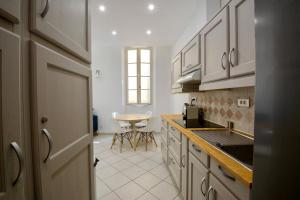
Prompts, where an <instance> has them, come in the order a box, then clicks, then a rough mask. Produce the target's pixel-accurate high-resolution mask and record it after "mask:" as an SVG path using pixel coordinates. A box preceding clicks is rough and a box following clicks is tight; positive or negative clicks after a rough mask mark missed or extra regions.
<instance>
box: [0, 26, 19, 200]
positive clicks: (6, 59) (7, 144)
mask: <svg viewBox="0 0 300 200" xmlns="http://www.w3.org/2000/svg"><path fill="white" fill-rule="evenodd" d="M20 60H21V56H20V38H19V36H17V35H15V34H13V33H11V32H8V31H6V30H4V29H2V28H0V71H1V73H0V88H1V89H0V98H1V100H0V102H1V104H0V114H1V117H0V126H1V131H0V200H15V199H18V200H23V199H25V197H24V196H25V194H24V178H23V177H24V176H23V174H24V157H23V155H24V151H23V145H22V144H23V142H22V141H23V140H22V138H23V135H22V127H21V123H22V122H21V121H22V120H21V118H22V108H21V79H20V77H21V68H20Z"/></svg>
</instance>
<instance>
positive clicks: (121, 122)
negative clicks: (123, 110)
mask: <svg viewBox="0 0 300 200" xmlns="http://www.w3.org/2000/svg"><path fill="white" fill-rule="evenodd" d="M111 114H112V118H113V119H114V118H115V117H116V116H118V115H119V113H118V112H112V113H111ZM118 122H119V124H120V126H121V127H122V128H130V127H131V124H130V123H129V122H124V121H118Z"/></svg>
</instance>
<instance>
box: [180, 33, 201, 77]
mask: <svg viewBox="0 0 300 200" xmlns="http://www.w3.org/2000/svg"><path fill="white" fill-rule="evenodd" d="M197 68H200V36H199V35H197V36H196V37H195V38H194V39H193V40H192V41H190V42H189V43H188V44H187V45H186V47H185V48H184V49H183V50H182V74H186V73H188V72H190V71H193V70H195V69H197Z"/></svg>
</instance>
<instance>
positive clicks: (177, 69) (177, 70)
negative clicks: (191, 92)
mask: <svg viewBox="0 0 300 200" xmlns="http://www.w3.org/2000/svg"><path fill="white" fill-rule="evenodd" d="M180 77H181V53H180V54H178V55H177V56H176V57H175V58H174V60H173V62H172V89H177V88H180V87H181V84H178V83H176V81H177V80H178V79H179V78H180Z"/></svg>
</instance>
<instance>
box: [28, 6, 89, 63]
mask: <svg viewBox="0 0 300 200" xmlns="http://www.w3.org/2000/svg"><path fill="white" fill-rule="evenodd" d="M88 2H89V0H72V1H62V0H60V1H58V0H57V1H53V0H32V1H31V3H32V11H31V12H32V13H31V21H32V23H31V29H32V31H33V32H35V33H36V34H38V35H40V36H41V37H43V38H45V39H47V40H49V41H50V42H53V43H55V44H56V45H58V46H60V47H62V48H64V49H65V50H67V51H69V52H70V53H72V54H74V55H75V56H78V57H79V58H82V59H83V60H85V61H87V62H90V60H91V58H90V57H91V55H90V19H89V18H90V16H89V15H90V13H89V8H88V6H89V3H88Z"/></svg>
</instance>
